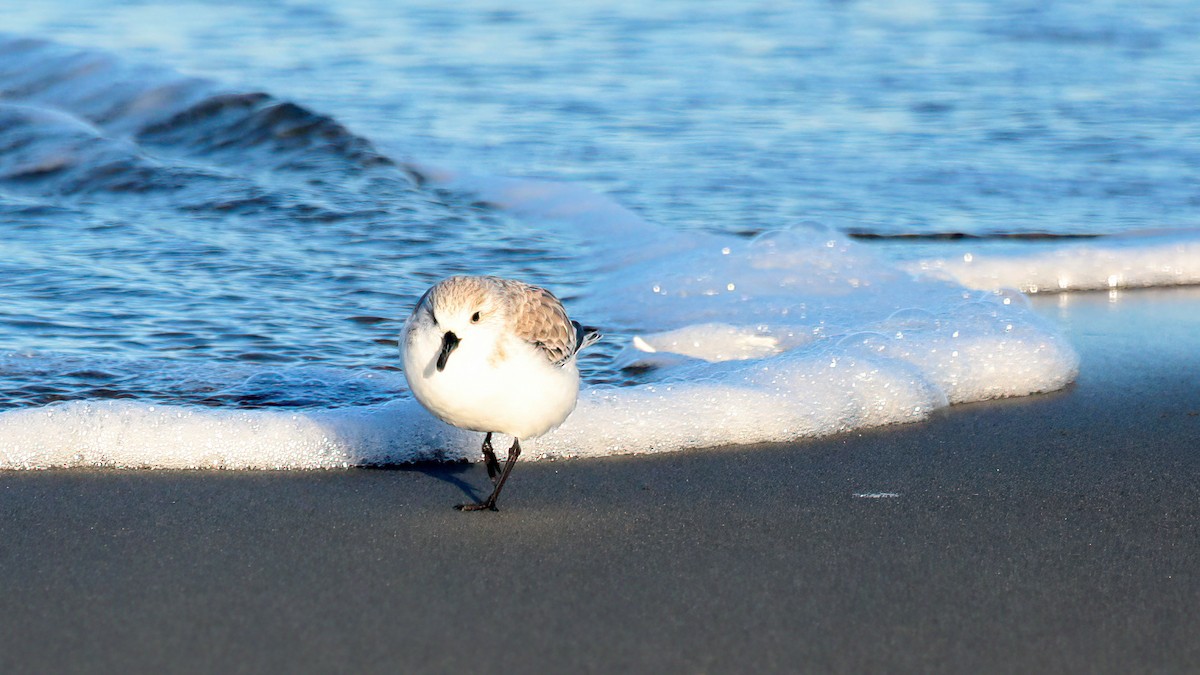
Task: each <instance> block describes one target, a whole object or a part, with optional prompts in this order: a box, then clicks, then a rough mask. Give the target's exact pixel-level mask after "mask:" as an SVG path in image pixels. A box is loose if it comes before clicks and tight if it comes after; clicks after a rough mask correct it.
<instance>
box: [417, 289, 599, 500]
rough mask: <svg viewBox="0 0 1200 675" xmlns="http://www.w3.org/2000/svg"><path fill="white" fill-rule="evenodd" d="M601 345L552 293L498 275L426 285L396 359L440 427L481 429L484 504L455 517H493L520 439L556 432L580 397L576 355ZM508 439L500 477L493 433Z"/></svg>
mask: <svg viewBox="0 0 1200 675" xmlns="http://www.w3.org/2000/svg"><path fill="white" fill-rule="evenodd" d="M599 339H600V334H599V332H597V331H596V330H594V329H590V328H585V327H584V326H582V325H581V324H580V323H579V322H577V321H572V320H571V319H570V318H569V317H568V316H567V311H566V309H565V308H564V307H563V304H562V302H561V301H559V299H558V298H557V297H555V296H554V294H553V293H551V292H550V291H548V290H546V289H544V288H541V287H539V286H534V285H531V284H527V283H525V282H522V281H517V280H514V279H506V278H502V277H497V276H452V277H448V278H446V279H443V280H441V281H439V282H438V283H436V284H434V285H433V286H432V287H430V288H429V290H427V291H425V294H424V295H422V296H421V298H420V299H419V300H418V301H417V304H416V306H415V307H414V308H413V311H412V314H411V315H409V317H408V319H407V320H406V321H405V322H404V327H403V329H402V332H401V336H400V352H401V360H402V362H403V370H404V376H405V379H406V380H407V381H408V387H409V390H411V391H412V394H413V396H414V397H416V399H417V401H418V402H420V404H421V405H423V406H424V407H425V408H426V409H427V410H429V412H431V413H433V415H434V416H436V417H437V418H438V419H441V420H442V421H443V422H446V423H447V424H450V425H453V426H456V427H459V428H461V429H467V430H470V431H480V432H483V433H484V434H485V436H484V438H483V448H482V450H483V456H484V459H485V461H486V463H487V472H488V478H490V479H491V480H492V483H493V488H492V493H491V495H489V496H488V498H487V499H485V500H483V501H481V502H478V503H474V504H459V505H457V506H456V507H455V508H457V509H459V510H461V511H496V510H498V509H497V508H496V499H497V498H498V497H499V496H500V491H501V490H502V489H503V488H504V483H505V481H507V480H508V477H509V474H511V473H512V470H513V465H514V464H516V461H517V457H519V456H520V454H521V441H522V440H527V439H530V438H536V437H538V436H541V435H542V434H545V433H547V432H548V431H551V430H552V429H555V428H557V427H558V426H559V425H560V424H562V423H563V421H564V420H566V419H567V417H568V416H569V415H570V414H571V412H572V411H574V409H575V404H576V401H577V399H578V396H579V368H578V366H577V364H576V356H577V355H578V354H579V352H580V351H581V350H583V349H584V348H586V347H588V346H589V345H591V344H593V343H595V342H596V341H597V340H599ZM496 433H498V434H504V435H506V436H511V437H512V439H513V442H512V447H510V448H509V450H508V459H507V460H506V461H505V463H504V467H503V469H501V468H500V463H499V461H498V460H497V459H496V453H495V451H494V450H493V448H492V434H496Z"/></svg>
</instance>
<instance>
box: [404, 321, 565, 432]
mask: <svg viewBox="0 0 1200 675" xmlns="http://www.w3.org/2000/svg"><path fill="white" fill-rule="evenodd" d="M411 329H412V327H411V326H406V327H405V334H404V335H403V336H402V339H401V345H402V348H403V349H404V355H403V358H404V375H405V377H406V378H407V379H408V386H409V388H410V389H411V390H412V392H413V395H414V396H416V398H417V400H418V401H420V403H421V404H422V405H424V406H425V407H426V408H428V409H429V411H430V412H432V413H433V414H434V415H436V416H437V417H438V418H440V419H441V420H443V421H445V422H447V423H449V424H452V425H454V426H456V427H460V428H463V429H470V430H473V431H484V432H486V431H491V432H497V433H502V434H506V435H509V436H515V437H517V438H521V439H526V438H533V437H536V436H540V435H542V434H544V433H546V432H547V431H550V430H551V429H553V428H555V427H557V426H558V425H559V424H562V422H563V420H565V419H566V418H567V416H568V415H570V414H571V411H572V410H574V409H575V401H576V398H577V397H578V395H579V371H578V369H577V368H576V366H575V361H574V359H572V360H571V361H569V362H568V363H566V364H564V365H563V366H555V365H553V364H552V363H550V362H549V361H547V360H546V358H545V357H544V356H543V355H542V354H541V352H540V351H539V350H537V349H535V348H534V347H533V346H531V345H528V344H525V343H522V342H520V341H518V340H515V339H514V340H505V341H504V349H503V350H501V351H502V352H503V354H504V358H503V359H497V358H496V356H497V351H496V349H495V344H494V343H490V344H484V341H483V340H471V339H464V340H463V341H462V342H461V343H460V344H459V347H458V349H456V350H455V351H454V352H453V353H452V354H451V355H450V358H449V360H448V361H447V362H446V368H445V370H442V371H438V370H437V368H436V366H435V362H436V360H437V355H438V350H439V349H440V347H441V336H440V335H438V334H437V332H436V331H429V330H424V331H422V330H417V331H416V332H415V334H412V335H410V334H409V332H410V330H411Z"/></svg>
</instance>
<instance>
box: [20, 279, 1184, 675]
mask: <svg viewBox="0 0 1200 675" xmlns="http://www.w3.org/2000/svg"><path fill="white" fill-rule="evenodd" d="M1035 306H1036V307H1038V309H1039V311H1041V312H1043V313H1044V314H1046V315H1047V316H1050V317H1051V318H1053V319H1054V320H1056V321H1059V322H1060V323H1061V324H1062V325H1063V326H1064V327H1065V329H1066V331H1067V332H1068V334H1069V336H1070V338H1071V339H1072V341H1073V342H1074V344H1075V345H1076V346H1077V347H1078V348H1079V350H1080V353H1081V355H1082V359H1083V362H1082V367H1081V373H1080V376H1079V380H1078V382H1077V383H1076V384H1075V385H1073V386H1071V387H1070V388H1068V389H1067V390H1065V391H1062V392H1056V393H1053V394H1047V395H1040V396H1032V397H1027V398H1022V399H1015V400H1007V401H998V402H990V403H983V404H973V405H966V406H956V407H953V408H951V409H949V410H944V411H941V412H940V413H938V414H937V415H936V416H935V417H934V418H933V419H931V420H929V421H927V422H924V423H920V424H915V425H907V426H902V427H889V428H884V429H878V430H874V431H870V432H865V433H854V434H847V435H843V436H838V437H833V438H827V439H823V440H819V441H814V442H805V443H798V444H791V445H776V446H760V447H739V448H727V449H718V450H709V451H703V452H687V453H680V454H673V455H665V456H654V457H625V458H614V459H607V460H577V461H567V462H552V463H525V464H522V465H520V466H518V467H517V470H516V471H515V473H514V475H513V479H512V481H511V482H510V485H509V487H508V488H507V489H506V492H505V495H504V497H503V499H502V500H501V507H502V508H503V509H504V510H503V511H501V512H500V513H494V514H493V513H476V514H464V513H459V512H456V511H454V510H453V509H452V508H451V505H453V504H454V503H456V502H461V501H464V500H465V499H467V498H472V497H475V496H478V495H480V494H481V493H483V492H484V490H485V486H486V483H487V479H486V475H485V473H484V471H483V468H482V466H478V465H476V466H469V467H468V466H450V467H446V466H421V467H417V468H412V469H402V470H349V471H339V472H311V473H310V472H279V473H271V472H267V473H262V472H227V473H206V472H148V471H146V472H117V471H46V472H36V473H28V472H7V473H4V472H0V514H3V515H2V517H0V671H2V672H5V673H19V672H80V671H86V672H162V671H170V672H405V673H412V672H451V671H477V672H575V671H585V672H595V671H603V672H612V671H617V672H648V673H650V672H653V673H659V672H756V671H775V672H781V671H782V672H795V671H830V670H834V671H892V672H895V671H901V672H904V671H907V672H912V671H921V672H926V671H943V672H972V671H986V672H1029V671H1036V672H1058V671H1067V672H1129V671H1147V670H1150V671H1173V672H1179V671H1196V670H1197V669H1200V574H1198V570H1200V534H1198V531H1200V358H1198V356H1197V354H1198V353H1200V351H1198V350H1197V346H1198V345H1200V290H1196V289H1184V290H1161V291H1138V292H1127V293H1122V294H1121V295H1120V296H1119V298H1117V299H1116V301H1115V302H1114V301H1110V298H1109V297H1108V295H1107V294H1103V293H1098V294H1074V295H1068V296H1043V297H1037V298H1035ZM883 493H890V494H894V495H898V496H879V495H881V494H883ZM864 495H874V496H864Z"/></svg>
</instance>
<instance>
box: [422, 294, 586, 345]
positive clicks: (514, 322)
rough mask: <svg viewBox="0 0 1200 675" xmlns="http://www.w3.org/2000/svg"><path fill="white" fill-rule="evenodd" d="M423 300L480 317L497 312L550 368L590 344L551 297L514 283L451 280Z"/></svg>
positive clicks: (429, 303) (556, 300)
mask: <svg viewBox="0 0 1200 675" xmlns="http://www.w3.org/2000/svg"><path fill="white" fill-rule="evenodd" d="M497 291H499V292H497ZM431 294H432V296H431ZM426 296H427V297H425V298H422V302H423V303H427V304H428V305H429V306H430V307H436V306H441V305H446V304H447V303H453V304H455V305H458V304H470V305H471V306H473V307H477V308H479V309H480V311H481V313H482V314H484V315H490V314H491V313H493V312H496V311H497V310H499V311H501V312H502V315H503V316H506V317H507V318H508V322H509V325H510V326H511V327H512V329H513V333H514V335H515V336H516V337H517V338H518V339H520V340H523V341H524V342H527V343H529V344H530V345H532V346H534V347H536V348H537V349H538V350H539V351H541V352H542V353H543V354H544V355H545V356H546V360H548V361H550V362H551V363H554V364H562V363H565V362H566V361H567V359H569V358H571V356H573V355H574V354H575V353H576V352H577V351H579V350H580V349H582V348H583V347H584V346H586V345H584V344H582V343H583V341H584V340H585V339H587V340H588V343H589V344H590V342H591V341H592V340H591V339H589V338H585V337H584V335H583V331H582V328H581V327H580V326H579V324H577V323H575V322H573V321H571V320H570V319H569V318H568V317H567V310H566V309H565V308H564V307H563V305H562V302H560V301H559V299H558V298H556V297H554V294H553V293H551V292H550V291H547V290H546V289H544V288H541V287H538V286H533V285H531V284H527V283H524V282H521V281H516V280H514V279H504V278H501V277H451V278H450V279H447V280H446V281H444V282H442V283H441V284H438V285H437V286H435V287H433V288H431V289H430V290H429V292H428V293H427V294H426ZM495 303H501V304H500V306H496V304H495ZM435 318H436V317H435Z"/></svg>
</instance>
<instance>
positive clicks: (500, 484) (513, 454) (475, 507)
mask: <svg viewBox="0 0 1200 675" xmlns="http://www.w3.org/2000/svg"><path fill="white" fill-rule="evenodd" d="M520 456H521V442H520V441H518V440H517V439H515V438H514V439H513V444H512V447H511V448H509V449H508V461H506V462H505V463H504V473H501V474H500V480H499V481H497V482H496V487H495V488H493V489H492V494H491V495H489V496H488V498H487V499H485V500H483V501H482V502H480V503H478V504H459V505H458V506H456V507H454V508H456V509H458V510H459V511H499V509H497V508H496V498H497V497H499V496H500V491H501V490H503V489H504V481H506V480H508V474H510V473H512V470H513V466H514V465H516V463H517V458H518V457H520Z"/></svg>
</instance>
